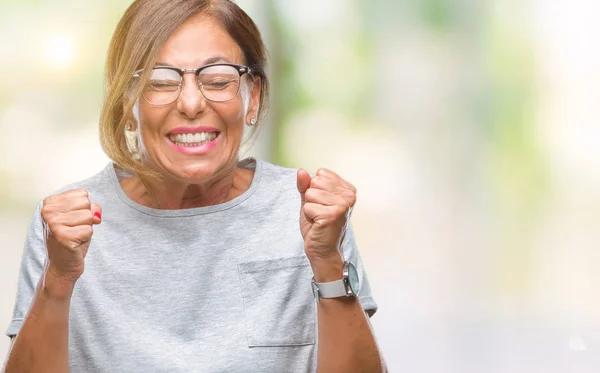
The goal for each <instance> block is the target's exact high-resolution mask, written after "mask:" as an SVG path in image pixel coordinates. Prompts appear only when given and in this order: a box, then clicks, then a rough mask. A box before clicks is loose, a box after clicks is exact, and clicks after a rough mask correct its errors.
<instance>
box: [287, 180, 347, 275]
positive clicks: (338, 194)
mask: <svg viewBox="0 0 600 373" xmlns="http://www.w3.org/2000/svg"><path fill="white" fill-rule="evenodd" d="M297 186H298V192H300V197H301V199H302V204H301V207H300V232H301V233H302V238H304V250H305V252H306V255H307V256H308V259H309V260H310V262H311V265H312V267H313V271H314V272H315V279H317V276H318V275H319V274H318V273H317V271H320V270H321V269H323V271H324V272H330V273H332V274H333V273H336V275H335V276H337V277H339V276H341V267H342V263H343V260H342V256H341V255H340V251H339V249H340V248H341V241H342V240H343V238H344V237H343V236H344V233H345V230H346V224H347V222H348V219H349V217H350V212H351V211H352V207H353V206H354V203H355V202H356V188H354V186H353V185H352V184H350V183H349V182H347V181H345V180H344V179H342V178H341V177H340V176H339V175H337V174H336V173H335V172H333V171H330V170H327V169H320V170H319V171H317V174H316V176H314V177H311V176H310V174H309V173H308V172H306V171H304V170H299V171H298V175H297ZM338 270H339V271H338ZM323 275H325V273H323ZM336 279H337V278H336ZM317 280H318V279H317ZM333 280H335V279H333Z"/></svg>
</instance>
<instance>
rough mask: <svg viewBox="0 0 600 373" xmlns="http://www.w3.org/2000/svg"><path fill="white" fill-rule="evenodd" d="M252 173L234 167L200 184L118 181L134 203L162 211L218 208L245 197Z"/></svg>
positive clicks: (133, 180) (129, 179)
mask: <svg viewBox="0 0 600 373" xmlns="http://www.w3.org/2000/svg"><path fill="white" fill-rule="evenodd" d="M253 177H254V171H252V170H249V169H245V168H240V167H236V168H234V169H233V170H232V172H230V173H228V174H227V175H225V176H224V177H219V178H217V179H215V180H208V181H206V182H205V183H202V184H183V183H179V182H175V181H171V180H164V181H161V182H154V183H149V182H145V181H144V180H142V179H140V178H139V177H138V176H133V177H129V178H126V179H121V180H120V184H121V187H122V188H123V191H124V192H125V194H126V195H127V196H128V197H129V198H130V199H132V200H133V201H135V202H137V203H139V204H141V205H143V206H146V207H150V208H155V209H162V210H178V209H189V208H195V207H206V206H213V205H218V204H221V203H225V202H227V201H230V200H232V199H234V198H236V197H238V196H239V195H241V194H242V193H244V192H245V191H246V190H248V188H249V187H250V184H252V179H253Z"/></svg>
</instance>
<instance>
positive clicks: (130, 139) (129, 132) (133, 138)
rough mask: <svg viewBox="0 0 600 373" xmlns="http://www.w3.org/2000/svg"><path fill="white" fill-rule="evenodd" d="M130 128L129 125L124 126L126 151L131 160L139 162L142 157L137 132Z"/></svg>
mask: <svg viewBox="0 0 600 373" xmlns="http://www.w3.org/2000/svg"><path fill="white" fill-rule="evenodd" d="M132 128H133V126H132V125H131V123H127V124H126V125H125V143H126V144H127V150H128V151H129V154H131V158H132V159H133V160H135V161H139V160H140V159H141V158H142V157H141V155H140V150H139V147H138V138H137V131H136V130H134V129H132Z"/></svg>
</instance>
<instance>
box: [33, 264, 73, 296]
mask: <svg viewBox="0 0 600 373" xmlns="http://www.w3.org/2000/svg"><path fill="white" fill-rule="evenodd" d="M74 288H75V281H73V280H70V279H67V278H64V277H59V276H56V275H55V274H54V273H53V272H52V271H51V270H48V269H47V270H46V271H44V275H43V280H42V284H41V290H42V295H43V296H44V297H45V298H46V299H51V300H63V301H64V300H70V299H71V296H72V295H73V289H74Z"/></svg>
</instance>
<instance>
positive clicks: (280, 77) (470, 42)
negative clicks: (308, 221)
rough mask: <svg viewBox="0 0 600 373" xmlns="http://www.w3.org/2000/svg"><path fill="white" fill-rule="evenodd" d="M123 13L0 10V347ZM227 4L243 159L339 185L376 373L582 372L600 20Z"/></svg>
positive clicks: (557, 6)
mask: <svg viewBox="0 0 600 373" xmlns="http://www.w3.org/2000/svg"><path fill="white" fill-rule="evenodd" d="M129 4H130V1H117V0H86V1H73V0H45V1H44V0H29V1H17V0H0V74H1V75H0V131H1V133H2V136H0V145H1V147H2V156H1V157H0V237H2V245H0V280H1V282H0V283H1V287H0V321H2V323H4V325H5V326H6V327H8V323H9V321H10V317H11V312H12V305H13V301H14V296H15V292H16V281H17V273H18V269H19V268H18V266H19V260H20V255H21V250H22V245H23V240H24V234H25V229H26V226H27V223H28V221H29V218H30V215H31V213H32V212H33V209H34V207H35V205H36V203H37V202H38V201H39V200H41V199H42V198H44V196H46V195H47V194H49V193H51V192H53V191H54V190H56V189H58V188H60V187H62V186H64V185H66V184H68V183H71V182H73V181H76V180H80V179H83V178H86V177H88V176H91V175H93V174H95V173H96V172H98V171H99V170H100V169H101V167H103V166H104V165H105V163H106V162H108V159H107V158H106V157H105V156H104V154H103V153H102V151H101V149H100V146H99V143H98V128H97V127H98V126H97V123H98V117H99V111H100V106H101V104H102V73H103V65H104V61H105V56H106V49H107V46H108V42H109V40H110V37H111V34H112V31H113V29H114V27H115V26H116V23H117V22H118V20H119V18H120V16H121V15H122V14H123V12H124V10H125V9H126V7H127V6H128V5H129ZM238 4H240V6H242V8H244V9H245V10H246V11H247V12H248V13H249V14H250V15H251V16H252V17H253V18H254V19H255V21H256V22H257V24H258V25H259V27H260V29H261V31H262V32H263V36H264V38H265V40H266V43H267V45H268V47H269V52H270V57H271V59H270V77H271V80H272V83H273V94H272V102H271V103H270V111H269V116H268V118H267V121H266V122H265V123H263V129H262V132H261V134H260V137H259V140H258V142H257V143H256V144H255V145H254V146H253V147H252V148H251V149H249V150H248V151H247V152H246V153H245V154H247V155H252V156H257V157H260V158H263V159H266V160H269V161H271V162H274V163H279V164H282V165H285V166H293V167H304V168H307V169H309V170H311V171H316V169H317V168H319V167H328V168H331V169H333V170H335V171H337V172H338V173H340V174H341V175H342V176H343V177H345V178H346V179H348V180H350V181H351V182H353V183H354V184H355V185H356V186H357V189H358V204H357V206H356V209H355V212H354V214H353V223H354V226H355V230H356V235H357V239H358V243H359V247H360V248H361V254H362V256H363V260H364V262H365V265H366V268H367V271H368V273H369V276H370V279H371V282H372V288H373V292H374V295H375V298H376V299H377V301H378V303H379V305H380V310H379V312H378V314H377V315H376V316H375V317H374V319H373V324H374V328H375V330H376V333H377V337H378V339H379V343H380V345H381V348H382V350H383V352H384V356H385V357H386V360H387V361H388V364H389V366H390V369H391V371H398V372H401V371H410V372H444V373H449V372H457V373H465V372H510V373H515V372H592V371H594V372H597V371H598V367H599V366H600V316H599V315H600V297H599V296H598V289H600V271H597V270H596V264H597V263H600V252H599V251H598V250H597V248H598V243H599V242H600V223H599V218H600V193H599V192H598V191H599V189H600V188H599V187H600V172H599V171H600V146H598V140H599V139H600V125H599V123H598V116H599V112H598V107H599V103H600V100H599V99H600V94H599V93H598V88H597V87H598V86H600V49H599V48H598V46H597V44H598V43H597V40H596V39H597V35H600V23H598V22H597V20H596V19H595V17H596V16H597V15H598V14H600V2H597V1H593V0H572V1H566V0H521V1H516V0H477V1H476V0H372V1H366V0H322V1H321V0H303V1H292V0H239V1H238ZM7 348H8V338H4V339H0V355H4V354H5V351H6V350H7Z"/></svg>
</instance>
